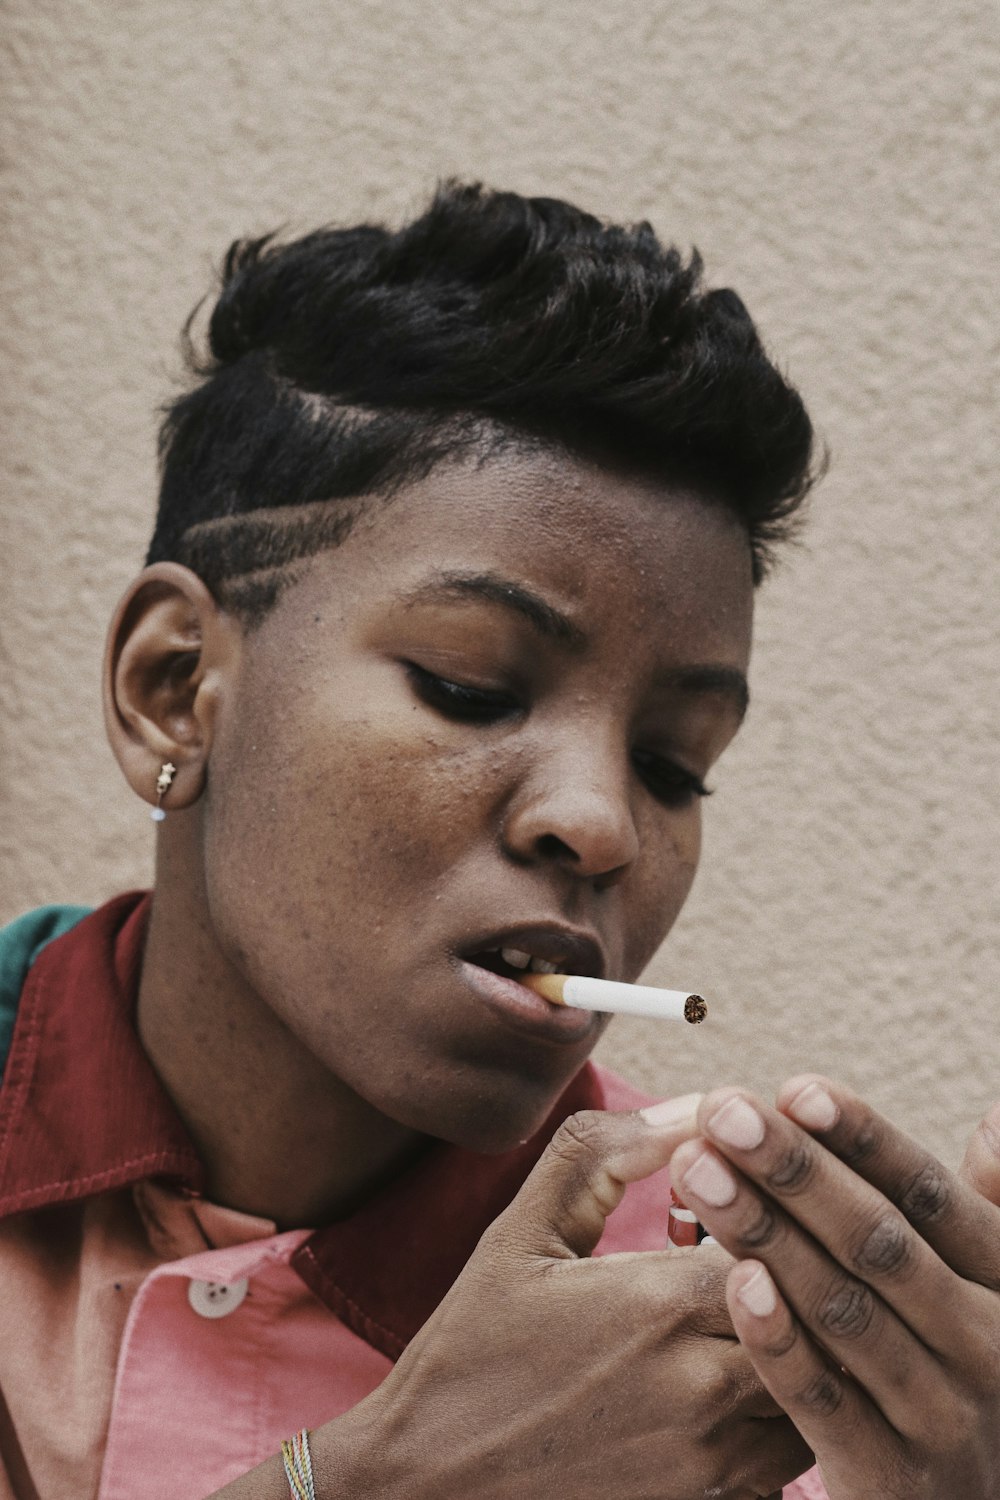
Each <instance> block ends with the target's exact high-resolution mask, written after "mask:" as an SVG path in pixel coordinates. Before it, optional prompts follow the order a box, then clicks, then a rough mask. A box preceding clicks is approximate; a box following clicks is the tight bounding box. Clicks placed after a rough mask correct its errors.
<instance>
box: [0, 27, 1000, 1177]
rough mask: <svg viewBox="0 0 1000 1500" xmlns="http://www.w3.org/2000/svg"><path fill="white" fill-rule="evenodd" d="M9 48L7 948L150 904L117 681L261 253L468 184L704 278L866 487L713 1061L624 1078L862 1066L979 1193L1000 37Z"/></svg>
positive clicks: (724, 872)
mask: <svg viewBox="0 0 1000 1500" xmlns="http://www.w3.org/2000/svg"><path fill="white" fill-rule="evenodd" d="M5 14H6V19H5V25H4V30H5V35H6V42H5V74H6V76H5V79H4V82H3V97H4V98H5V100H6V104H5V106H4V116H5V124H4V130H5V151H4V158H3V183H4V200H5V222H4V227H3V230H2V259H3V263H2V274H3V287H4V290H3V304H4V305H3V318H2V322H3V327H2V341H3V345H2V354H3V378H4V388H3V418H4V438H3V443H2V451H0V463H2V468H3V491H2V493H3V510H2V523H0V524H2V534H0V558H2V569H3V574H2V576H3V584H2V614H0V677H2V681H0V693H2V704H0V707H2V721H0V757H2V770H0V858H2V887H0V917H2V918H7V917H10V916H13V915H14V914H15V913H17V912H18V911H20V910H22V909H24V908H26V907H28V906H31V905H34V904H39V903H42V902H47V901H86V902H97V901H100V900H101V899H103V898H104V897H106V896H107V895H109V894H111V893H112V892H114V891H115V890H117V889H120V888H122V887H124V886H128V885H131V884H135V883H141V882H144V881H146V880H148V878H149V871H150V851H151V840H152V832H151V825H150V823H149V821H148V819H147V817H146V808H145V806H144V805H140V804H138V803H137V802H135V801H134V800H133V799H132V798H131V797H130V796H129V795H128V794H127V793H126V792H125V790H124V788H123V785H122V784H121V783H120V781H119V778H118V774H117V771H116V769H115V767H114V764H113V762H112V760H111V757H110V754H109V752H108V751H107V749H106V748H105V743H104V736H103V731H102V727H101V721H100V714H99V706H98V692H97V681H98V675H97V667H98V660H99V653H100V648H101V641H102V635H103V630H104V624H105V620H106V618H107V616H108V614H109V612H110V610H111V608H112V606H113V604H114V602H115V600H116V597H117V595H118V594H119V592H120V591H121V590H122V588H123V587H124V586H125V584H126V582H127V581H128V579H129V577H130V576H131V574H132V573H133V571H134V570H135V569H136V568H137V566H138V565H139V562H140V559H141V556H142V552H143V547H144V544H145V540H146V536H147V533H148V531H149V528H150V525H151V518H152V509H153V501H154V494H155V469H154V462H153V445H154V430H155V409H156V407H157V404H158V403H159V402H160V401H162V400H163V399H164V397H165V396H166V395H167V394H168V393H169V392H170V391H171V390H172V388H173V381H174V379H175V378H176V375H177V371H178V366H179V360H178V358H177V356H176V347H177V345H176V337H177V331H178V329H179V327H180V325H181V323H182V321H183V319H184V318H185V316H186V314H187V313H188V311H189V310H190V308H191V307H192V305H193V304H194V302H195V301H196V300H197V298H198V297H199V296H201V295H202V293H203V292H204V291H205V290H206V289H207V288H208V286H209V284H210V279H211V268H212V266H213V264H214V263H215V262H216V261H217V260H218V258H219V256H220V255H221V253H222V251H223V250H224V248H225V246H226V245H227V244H228V242H229V241H230V240H231V239H232V238H234V237H235V236H236V235H238V234H243V233H246V232H256V231H263V230H266V229H268V228H271V227H273V226H275V225H278V224H285V225H287V226H289V228H290V229H292V230H303V229H306V228H309V227H312V226H314V225H315V224H316V223H318V222H324V221H328V220H338V221H347V222H350V221H353V220H356V219H358V218H360V217H365V216H378V217H388V218H390V219H396V218H398V217H400V216H402V215H403V214H404V213H407V212H409V211H410V210H411V209H413V208H414V207H416V206H417V205H419V204H420V202H421V200H422V199H423V198H424V196H425V195H426V193H427V191H428V190H429V188H430V187H431V185H432V184H433V182H434V180H435V178H436V177H438V176H439V175H441V174H446V173H456V174H458V175H461V176H464V177H474V178H482V179H484V180H486V181H488V182H490V183H492V184H495V185H499V186H511V187H514V188H516V189H518V190H520V191H523V192H547V193H554V194H559V195H562V196H567V197H571V198H573V199H575V200H577V201H579V202H580V203H582V204H584V205H585V206H587V207H590V208H592V209H595V210H597V211H598V212H602V213H606V214H608V215H612V216H620V217H625V218H636V217H649V218H650V219H651V220H652V221H653V222H654V224H655V225H656V226H657V228H658V229H659V230H660V231H661V232H662V233H663V234H664V235H665V236H667V237H668V238H671V239H674V240H675V241H677V242H678V243H680V244H681V245H684V246H687V245H689V244H691V243H696V244H697V245H698V246H699V247H700V248H701V249H702V251H703V253H704V255H705V257H706V260H707V263H708V267H709V271H710V274H711V277H712V279H713V280H714V281H716V282H717V283H731V284H733V285H735V286H736V287H737V288H738V289H739V290H740V292H741V293H742V294H743V295H744V297H745V299H746V300H747V302H748V303H749V305H750V307H751V309H752V310H753V312H754V314H755V316H756V317H757V319H758V321H759V323H760V325H761V326H762V329H763V331H764V332H765V335H766V336H767V338H768V340H769V342H770V344H771V346H772V348H773V349H774V350H775V351H776V352H777V353H778V355H779V357H780V359H781V361H782V362H783V363H784V364H785V365H786V366H787V367H788V369H789V370H790V372H791V374H792V376H793V378H794V379H795V380H796V381H797V382H798V383H799V384H800V385H801V387H802V389H803V391H804V392H805V394H806V397H807V399H808V401H809V403H810V406H811V409H812V411H813V413H814V416H815V418H816V420H817V422H818V425H819V427H820V429H821V430H822V432H823V434H824V435H825V438H826V440H827V441H828V443H829V445H830V448H831V451H832V460H833V462H832V468H831V472H830V475H829V478H828V479H827V481H826V482H825V483H824V485H823V486H822V487H821V489H820V490H819V492H818V493H817V495H816V499H815V502H814V518H813V522H812V526H811V529H810V532H809V537H808V544H807V546H806V547H805V548H803V549H802V550H800V551H798V552H797V553H795V554H794V555H792V556H790V557H789V558H788V560H787V561H786V564H785V566H784V568H783V569H782V571H781V573H780V574H779V575H778V576H777V577H776V578H775V579H774V580H773V581H772V582H771V583H770V584H769V585H768V586H767V587H766V588H765V591H764V593H763V594H762V596H761V600H760V612H759V627H758V649H757V659H756V663H755V672H754V684H753V686H754V707H753V710H752V713H751V717H750V720H749V722H748V725H747V728H746V730H745V733H744V735H743V736H742V739H741V741H740V742H739V744H738V745H737V746H736V747H735V748H734V749H733V750H732V751H731V752H730V755H729V757H728V760H727V761H726V762H724V763H723V765H722V767H720V770H719V773H718V775H717V777H716V781H717V784H718V788H719V790H718V794H717V796H716V797H715V798H714V799H713V800H712V802H711V804H710V805H709V808H708V814H707V839H706V851H705V862H704V866H703V871H702V874H701V875H700V877H699V881H698V884H697V886H696V889H695V893H694V895H693V897H692V899H691V901H690V903H689V906H688V909H687V910H686V912H685V914H684V916H683V917H682V919H681V922H680V924H679V925H678V927H677V929H676V930H675V933H674V934H673V935H672V936H671V938H670V939H669V941H668V943H667V945H666V947H665V949H664V950H663V952H662V953H661V955H660V956H659V957H658V959H657V961H656V963H655V966H654V967H655V973H656V975H657V976H658V977H659V978H660V979H662V980H665V981H671V982H673V983H677V984H681V983H685V984H688V983H689V984H691V985H693V986H696V987H698V988H701V989H703V990H704V991H705V993H706V994H709V995H711V996H712V997H713V999H714V1001H715V1006H714V1009H713V1013H712V1017H711V1024H710V1025H708V1026H706V1027H704V1028H702V1029H701V1030H700V1031H697V1032H695V1031H688V1030H685V1034H684V1035H677V1034H676V1032H674V1031H673V1030H670V1031H669V1034H668V1031H667V1029H657V1028H656V1027H655V1026H651V1025H650V1023H643V1022H638V1021H635V1022H629V1021H619V1022H618V1023H617V1024H616V1027H615V1028H613V1029H612V1033H611V1037H610V1039H609V1040H608V1041H607V1042H606V1044H605V1046H604V1053H603V1056H604V1058H605V1060H607V1061H610V1062H611V1063H612V1064H614V1065H616V1066H618V1067H619V1068H621V1069H622V1070H623V1071H625V1072H627V1073H629V1074H631V1075H632V1076H633V1077H634V1078H636V1079H637V1080H639V1081H640V1082H642V1083H643V1084H645V1085H646V1086H648V1088H649V1089H650V1090H652V1091H655V1092H661V1091H662V1092H668V1091H671V1090H673V1091H676V1090H680V1089H684V1088H687V1087H694V1086H702V1085H707V1084H710V1083H712V1082H723V1081H729V1080H734V1081H745V1082H749V1083H751V1084H753V1085H755V1086H757V1087H760V1088H763V1089H768V1090H769V1089H771V1088H773V1087H774V1086H775V1085H776V1084H777V1083H778V1082H779V1081H780V1080H781V1078H783V1077H784V1076H786V1075H787V1074H788V1073H789V1072H790V1071H792V1070H797V1069H800V1068H818V1069H821V1070H827V1071H832V1072H833V1073H834V1074H836V1075H840V1076H842V1077H844V1078H846V1079H848V1080H849V1081H850V1082H852V1083H853V1084H854V1085H855V1086H856V1087H858V1088H860V1089H861V1090H863V1091H864V1092H865V1093H867V1094H868V1095H869V1096H871V1098H872V1099H873V1100H875V1101H876V1103H877V1104H878V1105H879V1106H880V1107H882V1108H884V1109H886V1110H888V1111H889V1112H890V1113H892V1114H893V1115H894V1116H896V1117H897V1118H898V1119H899V1120H901V1121H902V1122H903V1123H904V1124H905V1125H906V1127H907V1128H909V1129H911V1130H912V1131H914V1132H915V1133H917V1134H919V1135H920V1136H922V1137H923V1138H924V1139H925V1140H926V1141H927V1142H928V1143H929V1144H930V1145H932V1146H933V1147H934V1148H935V1149H937V1150H939V1151H941V1152H942V1153H944V1154H945V1156H946V1157H947V1158H948V1159H950V1160H955V1159H957V1157H958V1155H959V1153H960V1149H961V1145H962V1142H963V1140H964V1138H965V1136H966V1134H967V1132H968V1131H969V1130H970V1129H971V1127H972V1125H973V1124H974V1123H975V1121H976V1119H977V1118H978V1117H979V1115H980V1114H981V1112H982V1111H983V1110H984V1109H985V1108H986V1107H987V1105H988V1104H989V1103H990V1102H991V1101H992V1100H993V1099H994V1098H995V1097H997V1096H998V1095H1000V1045H998V1038H997V1020H996V1012H997V999H998V991H1000V983H998V980H1000V975H998V968H1000V965H998V960H997V938H998V919H997V907H998V900H997V897H998V892H1000V855H998V846H1000V837H998V835H1000V822H998V819H997V815H996V803H997V789H998V776H997V763H996V760H997V758H996V748H995V747H996V738H997V725H998V719H1000V712H998V710H1000V702H998V688H997V680H998V675H1000V674H998V650H997V615H998V603H1000V599H998V590H997V584H996V576H997V555H998V543H1000V510H998V504H997V497H996V494H995V485H996V458H995V452H996V429H995V410H996V406H995V396H996V369H997V362H996V353H997V349H996V334H995V320H994V318H993V316H992V314H993V304H994V303H995V300H996V287H997V282H998V257H997V240H996V236H995V231H996V218H995V210H996V204H997V202H998V201H1000V182H998V180H997V179H998V174H997V166H996V160H997V153H996V146H997V141H996V125H997V117H998V115H997V106H998V97H997V96H998V86H997V77H998V69H997V34H996V11H995V9H994V8H993V6H991V5H989V4H974V3H963V0H949V3H948V4H947V5H942V4H940V0H878V3H877V4H876V3H874V0H842V3H840V4H838V5H835V6H817V5H816V4H815V3H813V0H743V3H726V0H676V3H670V4H667V3H659V0H647V3H641V0H637V3H632V4H628V3H625V0H490V3H486V0H466V3H459V0H437V3H436V4H434V5H419V4H416V3H410V0H354V3H352V4H349V5H348V4H344V3H337V0H326V3H322V0H205V3H195V0H104V3H99V0H7V3H6V6H5ZM991 419H992V420H991Z"/></svg>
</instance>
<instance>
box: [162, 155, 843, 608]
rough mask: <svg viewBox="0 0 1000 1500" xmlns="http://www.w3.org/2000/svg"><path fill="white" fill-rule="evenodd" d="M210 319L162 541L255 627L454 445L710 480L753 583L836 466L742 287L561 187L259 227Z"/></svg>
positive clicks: (168, 468)
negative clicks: (820, 466) (298, 233)
mask: <svg viewBox="0 0 1000 1500" xmlns="http://www.w3.org/2000/svg"><path fill="white" fill-rule="evenodd" d="M196 311H197V310H196ZM193 318H194V314H192V319H193ZM190 328H191V320H189V324H188V328H187V330H186V349H187V354H188V363H189V366H190V368H191V370H192V372H193V373H194V374H195V375H196V376H197V377H198V378H199V379H198V384H197V385H195V386H194V388H193V389H191V390H189V391H188V392H187V393H186V394H184V395H182V396H180V397H179V398H178V399H177V400H175V401H173V402H172V403H171V404H170V405H169V406H168V407H167V409H166V415H165V418H164V421H163V426H162V428H161V432H160V458H161V466H162V484H161V490H160V502H159V511H158V515H157V521H156V530H155V532H154V535H153V539H152V542H151V545H150V549H149V554H148V559H147V560H148V561H149V562H155V561H158V560H161V559H165V558H168V559H173V560H175V561H177V562H181V563H185V564H187V566H189V567H191V568H193V569H194V571H195V572H197V573H198V574H199V575H200V576H201V577H202V578H203V579H204V581H205V583H206V584H207V585H208V586H209V588H210V589H211V590H212V591H213V593H215V595H216V597H217V598H219V599H220V601H221V602H223V603H224V604H225V605H226V606H227V607H229V608H231V609H233V610H234V611H235V612H237V613H238V614H240V615H242V616H243V618H244V620H245V621H246V623H247V624H248V625H251V624H254V623H256V622H258V621H259V620H260V619H262V618H263V616H264V615H265V614H266V613H267V610H268V609H269V608H270V607H271V605H272V604H273V603H274V601H275V600H276V598H277V597H278V594H279V593H280V591H281V588H282V587H283V586H284V584H285V583H286V582H287V581H288V579H289V578H290V577H292V576H294V569H293V565H294V563H295V562H296V561H298V560H301V559H303V558H306V557H309V556H311V555H313V554H314V553H316V552H318V551H320V550H322V549H324V548H328V547H332V546H336V545H337V544H338V543H339V542H341V541H342V540H343V539H344V537H345V536H346V535H347V534H348V532H349V530H350V527H351V525H352V524H353V521H354V519H355V517H356V515H357V513H358V510H359V508H360V506H352V505H351V504H350V500H351V499H352V498H355V497H357V498H358V499H359V500H360V498H361V497H366V496H374V495H383V494H391V493H392V492H393V491H394V490H395V489H397V488H398V487H399V486H400V485H402V484H405V483H408V482H412V481H413V480H415V479H417V478H420V477H423V476H424V475H426V474H427V473H428V472H429V471H430V470H431V469H432V468H433V467H434V465H435V464H437V463H439V462H441V461H443V460H445V459H448V458H455V457H461V456H463V455H466V454H476V455H479V456H481V457H488V456H489V455H490V453H492V452H494V451H496V450H497V448H498V447H503V446H505V445H509V444H511V443H514V444H519V443H525V442H527V443H539V442H540V443H542V444H544V445H549V446H554V447H557V448H562V449H564V450H567V451H569V452H571V453H573V454H575V455H578V456H580V457H582V458H590V459H594V460H596V461H597V462H598V463H600V464H602V465H603V466H604V467H607V468H610V469H621V470H622V471H627V472H634V473H641V474H644V475H647V476H650V477H652V478H655V479H658V480H662V481H663V482H665V483H682V484H685V485H688V486H690V487H692V488H694V489H695V490H696V491H701V492H704V493H705V494H706V495H709V494H710V495H712V496H714V497H717V498H719V499H720V500H721V501H722V502H723V503H724V504H726V505H727V506H728V507H729V508H730V509H731V510H732V511H733V512H734V513H735V514H736V515H737V516H738V517H739V519H740V520H741V521H742V523H743V524H744V525H745V526H746V529H747V533H748V536H749V540H750V544H751V548H752V553H753V559H754V578H755V581H759V580H760V578H761V577H763V575H764V572H765V571H766V568H767V565H768V563H769V561H770V558H771V551H772V548H773V546H774V544H775V542H777V541H779V540H781V539H782V538H784V537H786V536H787V535H788V533H789V531H790V529H791V528H792V525H793V522H794V518H795V515H796V512H798V510H799V508H800V506H801V502H802V500H803V498H804V496H805V495H806V493H807V491H808V490H809V488H810V486H811V484H812V483H813V480H814V471H813V467H812V454H813V433H812V426H811V423H810V421H809V417H808V415H807V413H806V410H805V407H804V405H803V403H802V401H801V399H800V397H799V395H798V393H797V392H796V391H795V390H794V388H793V387H792V386H791V385H790V384H789V383H788V381H787V380H786V379H785V378H784V377H783V376H782V374H781V373H780V371H779V370H778V369H777V368H776V367H775V366H774V364H772V363H771V361H770V360H769V358H768V357H767V355H766V353H765V351H764V348H763V346H762V344H761V341H760V339H759V337H758V335H757V331H756V329H755V327H754V324H753V322H752V320H751V318H750V315H749V314H748V312H747V311H746V308H745V307H744V306H743V303H742V302H741V301H740V299H739V297H737V296H736V294H735V292H732V291H729V290H725V289H722V290H708V289H706V288H705V287H704V286H703V283H702V262H701V258H700V256H699V255H698V253H697V251H692V253H691V255H690V256H689V257H688V258H687V260H685V258H684V257H683V256H682V255H681V253H680V252H679V251H678V250H676V249H674V248H672V247H666V248H665V247H664V246H663V245H662V244H661V243H660V241H659V240H658V238H657V236H656V234H655V233H654V232H653V230H652V229H651V228H650V226H649V225H648V224H646V223H641V224H636V225H634V226H631V227H624V226H619V225H615V224H605V223H602V222H601V221H600V220H599V219H597V218H595V217H593V215H591V214H588V213H584V212H582V211H581V210H580V209H578V208H575V207H573V205H572V204H569V203H564V202H561V201H560V200H558V199H555V198H523V197H521V196H519V195H518V194H516V193H506V192H491V191H487V190H485V189H484V188H482V187H481V186H479V185H474V184H473V185H469V184H461V183H456V182H447V183H444V184H442V185H441V186H439V188H438V190H437V192H436V193H435V195H434V197H433V199H432V201H431V203H430V205H429V207H428V208H427V209H426V211H425V212H424V213H422V214H421V215H420V216H419V217H417V218H415V219H413V220H412V221H411V222H410V223H408V224H405V225H404V226H403V227H402V228H401V229H399V230H397V231H392V230H389V229H387V228H384V227H382V226H378V225H371V224H363V225H358V226H356V227H354V228H339V229H338V228H325V229H320V230H317V231H316V232H314V233H312V234H307V235H305V236H304V237H303V238H301V239H296V240H292V241H290V242H288V243H281V242H280V241H279V240H278V239H277V238H276V237H275V236H273V235H268V236H265V237H264V238H263V239H256V240H242V241H237V242H236V243H235V244H234V245H233V246H232V247H231V248H230V250H229V253H228V255H227V256H226V259H225V263H224V266H223V271H222V286H221V291H220V294H219V297H218V301H217V302H216V304H215V307H214V309H213V310H212V313H211V317H210V320H209V324H208V335H207V345H208V347H207V351H206V352H205V353H204V354H202V355H199V354H198V353H197V351H196V349H195V345H194V341H193V338H192V337H191V333H190ZM336 502H339V503H336Z"/></svg>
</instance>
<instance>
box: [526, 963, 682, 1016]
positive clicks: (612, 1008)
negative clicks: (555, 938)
mask: <svg viewBox="0 0 1000 1500" xmlns="http://www.w3.org/2000/svg"><path fill="white" fill-rule="evenodd" d="M520 982H521V984H526V985H527V986H528V988H529V989H530V990H534V992H535V994H536V995H541V996H543V998H544V999H546V1000H551V1002H552V1004H553V1005H569V1006H571V1007H572V1009H573V1010H600V1011H605V1012H608V1013H610V1014H611V1015H622V1016H651V1017H654V1018H656V1019H658V1020H662V1021H688V1022H690V1024H691V1025H692V1026H700V1025H701V1023H702V1021H704V1019H705V1017H706V1016H707V1015H708V1006H707V1005H706V1004H705V1002H704V1000H703V999H702V998H701V996H700V995H692V994H689V993H688V991H687V990H658V989H655V988H654V987H653V986H652V985H649V984H618V983H617V982H616V981H615V980H612V979H587V978H585V977H584V976H583V975H582V974H523V975H521V976H520Z"/></svg>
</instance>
